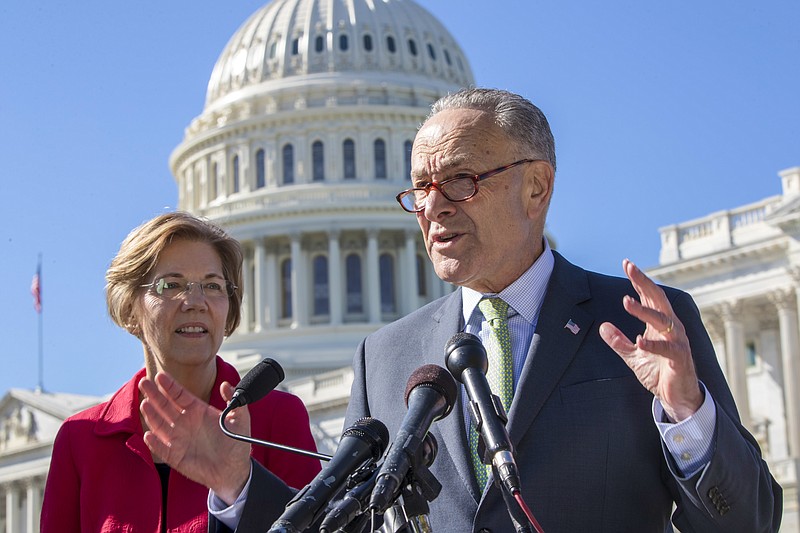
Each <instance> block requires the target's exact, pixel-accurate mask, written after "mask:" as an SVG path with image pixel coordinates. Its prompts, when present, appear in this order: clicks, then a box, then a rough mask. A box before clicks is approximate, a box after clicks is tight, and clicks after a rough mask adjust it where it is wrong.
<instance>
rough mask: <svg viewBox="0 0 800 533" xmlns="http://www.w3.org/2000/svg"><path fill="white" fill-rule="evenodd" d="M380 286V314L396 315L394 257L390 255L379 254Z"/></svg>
mask: <svg viewBox="0 0 800 533" xmlns="http://www.w3.org/2000/svg"><path fill="white" fill-rule="evenodd" d="M378 270H379V271H380V285H381V313H389V314H391V313H396V312H397V302H396V301H395V290H394V257H392V255H391V254H381V256H380V257H379V258H378Z"/></svg>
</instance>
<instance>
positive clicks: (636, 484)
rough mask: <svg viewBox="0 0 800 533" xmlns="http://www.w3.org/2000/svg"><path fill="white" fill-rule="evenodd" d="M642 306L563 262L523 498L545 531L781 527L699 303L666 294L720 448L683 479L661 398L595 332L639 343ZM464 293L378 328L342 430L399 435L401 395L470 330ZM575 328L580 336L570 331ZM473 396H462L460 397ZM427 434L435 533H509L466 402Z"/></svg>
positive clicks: (539, 354)
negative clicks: (657, 418) (656, 403)
mask: <svg viewBox="0 0 800 533" xmlns="http://www.w3.org/2000/svg"><path fill="white" fill-rule="evenodd" d="M624 294H630V295H632V296H636V294H635V291H634V290H633V288H632V286H631V284H630V283H629V282H628V280H627V279H622V278H614V277H609V276H603V275H599V274H596V273H591V272H587V271H585V270H583V269H581V268H578V267H576V266H574V265H572V264H570V263H569V262H567V261H566V260H565V259H564V258H563V257H561V256H560V255H559V254H556V261H555V266H554V269H553V274H552V276H551V279H550V283H549V286H548V290H547V294H546V296H545V300H544V303H543V305H542V309H541V313H540V317H539V321H538V324H537V327H536V332H535V334H534V338H533V342H532V345H531V347H530V350H529V352H528V356H527V360H526V362H525V365H524V367H523V370H522V374H521V376H520V379H519V383H518V386H517V390H516V392H515V396H514V401H513V404H512V406H511V409H510V411H509V413H508V414H509V422H508V432H509V435H510V437H511V440H512V442H513V445H514V446H515V449H516V457H517V465H518V466H519V469H520V473H521V478H522V488H523V496H524V498H525V501H526V503H527V504H528V505H529V506H530V507H531V510H532V511H533V513H534V515H535V516H536V518H537V520H538V521H539V523H540V524H541V526H542V528H543V529H544V530H545V531H546V532H547V533H556V532H564V533H575V532H589V531H591V532H598V531H604V532H615V533H616V532H623V531H631V532H637V533H641V532H659V533H660V532H663V531H665V530H667V531H669V528H670V526H669V520H670V514H671V512H672V508H673V502H674V503H675V504H676V505H677V509H676V511H675V513H674V516H673V521H674V523H675V525H676V526H677V527H678V528H679V529H680V530H681V531H682V532H683V533H689V532H691V531H703V532H705V531H720V532H723V531H724V532H726V533H731V532H735V531H742V532H747V533H753V532H756V531H776V530H777V529H778V525H779V523H780V518H781V509H782V492H781V488H780V486H779V485H778V484H777V483H776V482H775V480H774V479H773V478H772V476H771V475H770V473H769V471H768V469H767V466H766V464H765V463H764V461H763V460H762V459H761V457H760V452H759V449H758V446H757V444H756V442H755V440H754V439H753V438H752V436H750V435H749V434H748V433H747V432H746V431H745V429H744V428H743V427H742V426H741V425H740V423H739V417H738V414H737V412H736V407H735V405H734V402H733V398H732V396H731V393H730V391H729V389H728V386H727V384H726V382H725V379H724V377H723V375H722V372H721V371H720V368H719V365H718V364H717V360H716V356H715V355H714V351H713V348H712V345H711V342H710V340H709V338H708V335H707V334H706V332H705V329H704V328H703V325H702V323H701V320H700V315H699V312H698V310H697V307H696V306H695V304H694V302H693V301H692V299H691V298H690V297H689V296H688V295H687V294H686V293H683V292H681V291H678V290H674V289H667V294H668V297H669V299H670V301H671V303H672V306H673V308H674V310H675V313H676V314H677V316H678V317H679V318H680V319H681V321H682V322H683V324H684V325H685V327H686V331H687V334H688V336H689V340H690V343H691V347H692V354H693V356H694V358H695V361H696V365H697V372H698V375H699V377H700V379H701V380H702V381H703V382H704V383H705V385H706V387H707V388H708V390H709V391H710V392H711V395H712V397H713V398H714V400H715V402H716V404H717V434H716V449H715V451H714V455H713V458H712V460H711V463H710V465H709V466H708V468H707V469H705V471H704V473H703V474H702V475H697V476H694V477H693V478H691V479H679V478H678V477H677V476H676V474H675V472H676V471H675V469H674V467H673V465H672V464H671V458H669V453H668V452H667V451H666V449H665V448H663V447H662V442H661V438H660V436H659V433H658V430H657V428H656V427H655V424H654V423H653V417H652V414H651V403H652V395H651V394H650V393H649V392H648V391H647V390H645V388H644V387H643V386H642V385H641V384H640V383H639V382H638V381H637V379H636V377H635V376H634V375H633V373H632V372H631V370H630V369H629V368H628V367H627V366H626V365H625V363H624V362H623V361H622V360H621V359H620V357H619V356H618V355H617V354H616V353H615V352H614V351H613V350H611V349H610V348H609V347H608V346H607V345H606V343H605V342H604V341H603V340H602V338H601V337H600V335H599V333H598V327H599V325H600V324H601V323H602V322H605V321H610V322H613V323H614V324H616V325H617V326H618V327H619V328H620V329H621V330H622V331H623V332H625V333H626V334H627V335H628V336H629V338H635V336H636V334H637V333H641V332H642V331H643V329H644V326H643V324H642V323H641V322H639V321H638V320H636V319H634V318H632V317H631V316H630V315H628V313H627V312H625V310H624V309H623V307H622V297H623V295H624ZM461 315H462V313H461V291H460V290H459V291H456V292H455V293H453V294H451V295H449V296H446V297H444V298H442V299H440V300H438V301H435V302H433V303H431V304H429V305H427V306H425V307H423V308H422V309H420V310H418V311H416V312H414V313H412V314H410V315H409V316H407V317H405V318H403V319H400V320H398V321H396V322H394V323H392V324H390V325H388V326H386V327H383V328H381V329H380V330H378V331H377V332H375V333H374V334H372V335H370V336H369V337H367V338H366V339H365V340H364V342H362V344H361V346H360V347H359V349H358V352H357V354H356V357H355V362H354V368H355V381H354V383H353V388H352V395H351V398H350V405H349V407H348V410H347V417H346V421H345V427H347V426H348V425H349V424H351V423H353V422H354V421H355V420H356V419H358V418H359V417H362V416H372V417H375V418H378V419H379V420H381V421H382V422H384V423H385V424H386V426H387V427H388V429H389V434H390V435H394V434H395V433H396V432H397V430H398V428H399V426H400V423H401V421H402V419H403V417H404V415H405V410H404V409H403V408H402V406H403V405H404V391H405V386H406V382H407V380H408V377H409V375H410V374H411V373H412V372H413V371H414V370H415V369H417V368H418V367H420V366H422V365H424V364H429V363H434V364H438V365H441V366H444V347H445V345H446V344H447V342H448V340H449V339H450V337H451V336H452V335H454V334H455V333H457V332H458V331H461V330H462V328H463V320H462V316H461ZM569 320H572V322H574V323H575V324H577V325H578V326H579V328H580V330H579V331H578V333H577V334H573V333H572V332H571V331H570V330H569V329H567V328H565V327H564V326H565V324H566V323H567V322H568V321H569ZM461 393H462V394H463V393H464V392H463V389H462V391H461ZM431 431H432V432H433V433H434V436H435V437H436V438H437V440H438V442H439V453H438V456H437V458H436V460H435V462H434V464H433V466H432V467H431V471H432V472H433V474H434V475H435V476H436V477H437V479H438V480H439V482H440V483H441V484H442V486H443V489H442V491H441V493H440V495H439V497H438V498H437V499H436V500H434V501H433V502H432V503H431V513H430V519H431V522H432V525H433V530H434V531H435V532H436V533H449V532H452V533H464V532H468V531H475V532H478V531H484V530H491V531H495V532H500V531H503V532H505V531H513V528H512V525H511V521H510V519H509V517H508V513H507V511H506V508H505V504H504V502H503V498H502V494H501V493H500V490H499V489H498V488H496V487H494V486H490V487H489V488H488V489H486V490H485V491H481V490H480V489H479V488H478V486H477V484H476V482H475V480H474V476H473V473H472V471H473V467H472V464H471V462H470V459H469V452H468V449H467V438H466V429H465V425H464V414H463V410H462V408H461V402H460V401H459V402H457V404H456V408H455V409H454V410H453V413H452V414H450V416H448V417H447V418H445V419H442V420H440V421H438V422H436V423H434V425H433V427H432V429H431Z"/></svg>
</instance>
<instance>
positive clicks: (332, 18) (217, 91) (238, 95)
mask: <svg viewBox="0 0 800 533" xmlns="http://www.w3.org/2000/svg"><path fill="white" fill-rule="evenodd" d="M342 83H344V84H348V83H349V84H350V85H351V86H359V85H360V86H362V88H363V86H365V85H376V86H380V87H384V88H386V90H387V92H389V90H390V89H391V87H392V85H398V86H405V87H409V86H414V85H417V86H420V87H425V88H428V89H430V88H439V89H442V88H451V87H453V85H456V86H466V85H469V84H471V83H472V72H471V70H470V68H469V64H468V63H467V61H466V59H465V58H464V54H463V52H462V51H461V48H460V47H459V46H458V44H457V43H456V41H455V39H453V37H452V35H450V33H449V32H448V31H447V29H445V27H444V26H443V25H442V24H441V23H440V22H439V21H438V20H437V19H436V18H435V17H433V16H432V15H431V14H430V13H428V12H427V11H426V10H425V9H424V8H422V7H421V6H419V5H418V4H416V3H414V2H413V1H411V0H299V1H298V0H278V1H274V2H271V3H269V4H267V5H265V6H264V7H263V8H261V9H260V10H258V11H257V12H256V13H254V14H253V15H252V16H251V17H250V18H249V19H248V20H247V21H246V22H245V23H244V24H243V25H242V26H241V28H239V30H238V31H237V32H236V34H235V35H234V36H233V37H232V38H231V40H230V42H229V43H228V45H227V46H226V47H225V49H224V50H223V52H222V54H221V55H220V57H219V60H218V61H217V64H216V66H215V67H214V71H213V73H212V75H211V80H210V82H209V85H208V92H207V98H206V108H207V109H209V108H215V107H220V106H224V105H225V103H227V102H232V101H240V100H242V99H247V98H249V97H251V96H252V95H254V94H257V93H264V92H270V91H275V90H281V89H287V88H297V87H298V86H299V85H302V86H303V88H304V89H305V90H309V89H312V88H315V89H317V90H316V91H313V92H314V93H315V94H317V95H320V94H322V93H323V92H324V89H325V88H328V89H330V88H332V87H333V86H335V85H339V84H342ZM322 103H323V104H324V103H325V102H324V101H323V102H322Z"/></svg>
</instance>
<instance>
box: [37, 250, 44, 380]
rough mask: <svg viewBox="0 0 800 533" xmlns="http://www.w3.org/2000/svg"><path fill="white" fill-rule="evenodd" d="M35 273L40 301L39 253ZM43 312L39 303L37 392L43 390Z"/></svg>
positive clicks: (40, 257) (40, 266)
mask: <svg viewBox="0 0 800 533" xmlns="http://www.w3.org/2000/svg"><path fill="white" fill-rule="evenodd" d="M36 273H37V275H38V276H39V301H40V302H41V294H42V289H41V287H42V254H41V253H39V264H38V265H37V267H36ZM43 313H44V306H41V305H40V309H39V312H38V313H37V314H38V315H39V384H38V386H37V387H36V390H37V391H39V392H44V335H43V331H42V330H43V329H44V322H43V319H42V315H43Z"/></svg>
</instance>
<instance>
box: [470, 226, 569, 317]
mask: <svg viewBox="0 0 800 533" xmlns="http://www.w3.org/2000/svg"><path fill="white" fill-rule="evenodd" d="M542 240H543V241H544V249H543V250H542V253H541V255H539V257H538V258H537V259H536V261H534V262H533V264H532V265H531V266H530V268H528V270H526V271H525V272H524V273H523V274H522V275H521V276H520V277H519V278H517V279H516V280H515V281H514V282H513V283H511V285H509V286H508V287H506V288H505V289H503V290H502V291H500V292H499V293H497V294H490V293H487V294H484V293H480V292H478V291H475V290H472V289H469V288H467V287H463V288H462V289H461V302H462V304H461V305H462V313H463V314H464V323H465V324H466V323H467V322H469V319H470V317H471V316H472V313H473V312H474V311H475V308H476V307H477V306H478V302H480V301H481V299H483V298H491V297H494V296H497V297H499V298H502V299H503V300H505V302H506V303H507V304H508V307H509V316H511V315H513V314H514V312H516V313H519V314H520V315H521V316H522V317H523V318H524V319H525V320H526V321H528V323H530V324H535V323H536V319H537V317H538V315H539V309H540V308H541V307H542V302H543V301H544V293H545V292H546V291H547V282H548V281H549V280H550V274H552V272H553V265H554V264H555V259H554V257H553V251H552V250H551V249H550V244H549V243H548V242H547V239H542ZM512 309H513V311H512Z"/></svg>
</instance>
